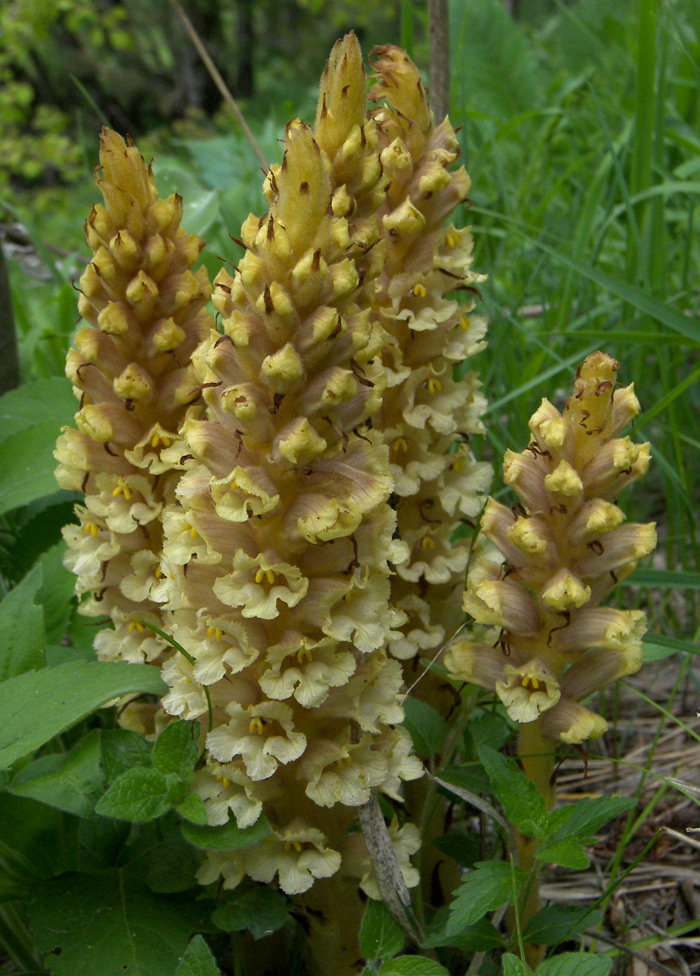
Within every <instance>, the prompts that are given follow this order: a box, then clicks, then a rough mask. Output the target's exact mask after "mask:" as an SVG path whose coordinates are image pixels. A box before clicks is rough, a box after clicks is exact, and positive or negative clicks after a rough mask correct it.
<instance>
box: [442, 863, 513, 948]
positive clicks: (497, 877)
mask: <svg viewBox="0 0 700 976" xmlns="http://www.w3.org/2000/svg"><path fill="white" fill-rule="evenodd" d="M525 877H526V873H525V871H523V870H522V869H521V868H517V867H513V866H512V865H510V864H506V863H505V862H503V861H482V862H480V863H479V864H477V866H476V870H474V871H472V872H471V873H470V874H468V875H467V877H466V880H465V881H464V882H463V884H462V885H460V887H459V888H458V889H457V893H456V895H455V898H454V901H453V902H452V904H451V905H450V917H449V919H448V921H447V925H446V926H445V934H446V935H458V934H459V933H460V932H461V931H462V929H464V928H465V927H466V926H467V925H472V924H473V923H474V922H478V921H479V919H480V918H483V917H484V915H485V914H486V913H487V912H491V911H494V910H495V909H496V908H500V907H501V905H503V904H505V903H506V902H507V901H510V900H511V899H512V898H514V897H515V895H516V894H517V892H518V891H519V890H520V886H521V885H522V883H523V881H524V879H525ZM514 888H515V890H514Z"/></svg>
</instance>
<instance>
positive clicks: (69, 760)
mask: <svg viewBox="0 0 700 976" xmlns="http://www.w3.org/2000/svg"><path fill="white" fill-rule="evenodd" d="M44 758H48V757H42V759H44ZM51 758H52V759H53V758H54V757H53V756H52V757H51ZM55 758H57V759H58V760H59V763H58V766H57V768H55V769H51V770H48V771H46V772H42V771H41V770H40V768H39V771H38V773H34V774H33V770H35V769H36V768H38V767H40V764H41V762H42V759H38V760H35V761H34V762H33V763H30V764H29V765H28V766H25V767H24V768H23V769H22V770H20V772H19V773H18V774H17V775H16V776H15V778H14V779H13V780H12V783H11V784H10V786H9V790H10V792H11V793H14V794H15V795H16V796H26V797H30V798H31V799H33V800H38V801H39V802H40V803H47V804H48V805H49V806H50V807H56V808H57V809H58V810H65V811H66V812H67V813H74V814H77V815H78V816H79V817H91V816H92V815H93V813H94V809H95V803H96V802H97V800H98V799H99V797H100V796H101V795H102V792H103V790H104V775H103V772H102V769H101V766H100V733H99V732H98V731H97V729H95V730H94V731H92V732H90V733H89V734H88V735H86V736H85V738H84V739H81V740H80V742H79V743H78V744H77V745H76V746H75V748H74V749H73V750H72V751H71V752H69V753H68V755H67V756H60V755H57V756H56V757H55Z"/></svg>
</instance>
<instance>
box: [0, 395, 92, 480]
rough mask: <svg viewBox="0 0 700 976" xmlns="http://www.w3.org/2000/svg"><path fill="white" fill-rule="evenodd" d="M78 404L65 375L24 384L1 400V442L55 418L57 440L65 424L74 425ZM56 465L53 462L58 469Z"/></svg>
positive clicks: (0, 398)
mask: <svg viewBox="0 0 700 976" xmlns="http://www.w3.org/2000/svg"><path fill="white" fill-rule="evenodd" d="M77 408H78V404H77V403H76V400H75V397H74V396H73V390H72V388H71V385H70V382H69V381H68V379H66V377H64V376H53V377H51V379H48V380H37V381H36V382H34V383H23V384H22V386H20V387H18V388H17V389H16V390H10V392H9V393H5V395H4V396H2V397H0V441H3V440H5V439H6V438H8V437H10V436H11V435H12V434H16V433H17V432H18V431H21V430H26V428H27V427H36V426H37V424H43V423H45V422H46V418H47V417H52V418H53V423H54V441H55V439H56V437H57V436H58V432H59V429H60V427H61V425H63V424H72V423H73V418H74V417H75V413H76V411H77ZM55 464H56V462H55V461H53V465H54V467H55Z"/></svg>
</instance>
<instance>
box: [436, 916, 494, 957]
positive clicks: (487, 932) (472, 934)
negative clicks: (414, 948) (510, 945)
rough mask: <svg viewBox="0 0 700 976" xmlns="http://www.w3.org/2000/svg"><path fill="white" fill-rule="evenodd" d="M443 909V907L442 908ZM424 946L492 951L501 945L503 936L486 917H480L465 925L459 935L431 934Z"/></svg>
mask: <svg viewBox="0 0 700 976" xmlns="http://www.w3.org/2000/svg"><path fill="white" fill-rule="evenodd" d="M443 911H444V909H443ZM423 945H424V946H426V948H437V947H438V946H453V947H454V948H455V949H459V950H461V951H462V952H470V953H474V952H492V951H493V950H494V949H500V948H501V947H502V946H503V938H502V936H501V934H500V932H499V931H498V930H497V929H496V928H495V927H494V925H493V922H491V921H490V919H488V918H480V919H479V921H478V922H474V924H473V925H467V926H466V928H463V929H462V931H461V932H460V933H459V935H448V934H446V933H445V932H439V933H438V934H437V935H431V936H429V938H427V939H426V940H425V942H424V943H423Z"/></svg>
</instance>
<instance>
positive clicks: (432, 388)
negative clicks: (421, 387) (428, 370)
mask: <svg viewBox="0 0 700 976" xmlns="http://www.w3.org/2000/svg"><path fill="white" fill-rule="evenodd" d="M427 385H428V393H439V392H440V390H441V389H442V383H441V382H440V380H435V379H433V378H432V377H431V378H430V379H429V380H428V384H427Z"/></svg>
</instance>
